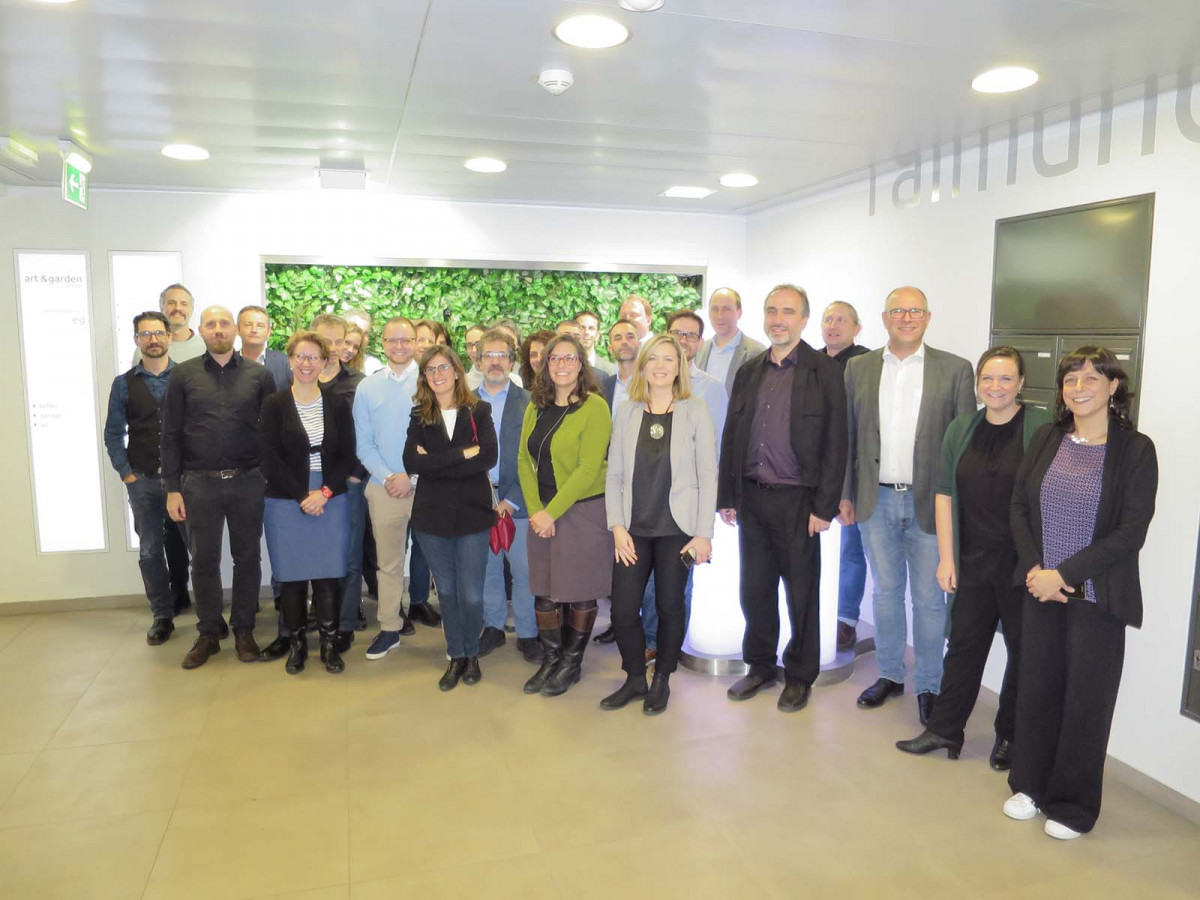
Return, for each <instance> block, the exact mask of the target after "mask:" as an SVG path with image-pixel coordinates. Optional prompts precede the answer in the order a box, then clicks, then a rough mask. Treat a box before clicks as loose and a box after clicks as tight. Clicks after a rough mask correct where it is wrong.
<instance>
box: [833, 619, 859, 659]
mask: <svg viewBox="0 0 1200 900" xmlns="http://www.w3.org/2000/svg"><path fill="white" fill-rule="evenodd" d="M856 643H858V629H856V628H855V627H854V626H853V625H847V624H846V623H845V622H838V627H837V648H838V651H839V652H843V653H844V652H845V651H847V650H853V649H854V645H855V644H856Z"/></svg>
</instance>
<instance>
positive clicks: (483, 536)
mask: <svg viewBox="0 0 1200 900" xmlns="http://www.w3.org/2000/svg"><path fill="white" fill-rule="evenodd" d="M419 366H420V372H419V374H418V376H417V393H416V397H415V398H414V401H413V409H412V418H411V419H410V420H409V424H408V440H407V442H406V443H405V445H404V467H405V470H406V471H407V472H408V474H409V475H414V476H417V478H416V482H417V489H416V494H415V495H414V497H413V507H412V517H411V519H410V520H409V522H410V527H411V528H412V532H413V537H414V539H415V540H416V542H417V544H418V545H419V546H420V547H421V550H422V552H424V554H425V559H426V560H428V561H429V568H430V569H431V570H432V571H433V578H434V581H436V582H437V589H438V600H439V602H440V603H441V607H442V628H443V630H444V631H445V635H446V653H447V655H448V656H449V657H450V664H449V665H448V666H447V667H446V672H445V674H444V675H442V678H441V680H440V681H439V682H438V687H439V688H441V689H442V690H443V691H449V690H453V689H454V688H455V687H456V686H457V685H458V682H459V681H460V680H461V681H463V682H464V683H466V684H478V683H479V680H480V679H481V678H482V677H483V675H482V673H481V672H480V669H479V633H480V631H482V630H483V576H484V572H485V570H486V568H487V554H488V552H489V550H488V531H489V530H490V529H491V527H492V523H493V522H495V521H496V510H495V508H494V506H493V505H492V483H491V481H490V480H488V470H489V469H491V467H492V466H494V465H495V464H496V454H497V447H496V429H495V427H494V426H493V425H492V408H491V406H490V405H489V404H487V403H485V402H484V401H482V400H480V399H479V398H478V397H477V396H476V395H475V393H474V391H471V390H470V389H469V388H468V387H467V375H466V372H464V371H463V367H462V363H461V362H459V360H458V356H457V355H456V354H455V352H454V351H453V350H451V349H450V348H449V347H445V346H442V345H440V344H435V345H434V346H432V347H431V348H430V349H428V350H426V351H425V353H423V354H422V355H421V360H420V362H419Z"/></svg>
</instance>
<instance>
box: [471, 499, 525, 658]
mask: <svg viewBox="0 0 1200 900" xmlns="http://www.w3.org/2000/svg"><path fill="white" fill-rule="evenodd" d="M513 524H514V525H516V531H515V532H514V534H513V543H512V547H511V548H510V549H508V550H501V551H500V552H499V553H492V551H491V549H490V548H489V550H488V557H487V574H486V575H485V576H484V579H483V624H484V625H485V626H487V627H488V628H499V629H500V630H501V631H503V630H504V622H505V620H507V619H508V602H507V597H506V594H505V591H504V560H506V559H507V560H508V567H509V569H510V570H511V571H512V603H513V620H514V621H515V622H516V625H517V637H519V638H533V637H537V619H536V618H535V617H534V614H533V594H531V593H530V592H529V550H528V547H527V546H526V545H527V543H528V539H529V520H528V519H515V518H514V519H513Z"/></svg>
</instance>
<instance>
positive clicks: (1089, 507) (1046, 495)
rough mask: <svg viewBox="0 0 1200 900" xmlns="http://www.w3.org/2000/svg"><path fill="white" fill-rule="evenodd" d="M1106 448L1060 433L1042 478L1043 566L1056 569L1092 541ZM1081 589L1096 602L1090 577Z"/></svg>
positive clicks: (1091, 600)
mask: <svg viewBox="0 0 1200 900" xmlns="http://www.w3.org/2000/svg"><path fill="white" fill-rule="evenodd" d="M1107 450H1108V444H1076V443H1075V442H1074V441H1072V440H1071V438H1070V437H1069V436H1064V437H1063V439H1062V444H1060V445H1059V448H1058V452H1057V453H1055V454H1054V461H1053V462H1052V463H1050V468H1048V469H1047V470H1046V475H1045V477H1043V478H1042V545H1043V551H1042V557H1043V559H1042V566H1043V568H1046V569H1057V568H1058V566H1059V564H1060V563H1062V561H1063V560H1065V559H1067V558H1068V557H1071V556H1074V555H1075V554H1076V553H1078V552H1079V551H1080V550H1083V549H1084V548H1085V547H1088V546H1090V545H1091V543H1092V540H1093V539H1094V536H1095V532H1096V512H1097V510H1098V509H1099V508H1100V487H1101V482H1102V480H1103V478H1104V459H1105V456H1106V455H1107ZM1072 587H1078V585H1072ZM1083 592H1084V593H1083V595H1084V597H1085V598H1086V599H1087V601H1088V602H1089V603H1095V602H1096V586H1095V585H1094V584H1093V583H1092V580H1091V579H1090V578H1089V579H1088V580H1087V581H1086V582H1084V586H1083Z"/></svg>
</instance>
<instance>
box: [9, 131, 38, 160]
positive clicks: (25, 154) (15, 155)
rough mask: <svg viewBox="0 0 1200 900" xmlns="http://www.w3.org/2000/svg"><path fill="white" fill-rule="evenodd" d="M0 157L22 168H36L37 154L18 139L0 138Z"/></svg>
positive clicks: (10, 137)
mask: <svg viewBox="0 0 1200 900" xmlns="http://www.w3.org/2000/svg"><path fill="white" fill-rule="evenodd" d="M0 155H3V156H4V157H5V158H6V159H10V160H12V161H13V162H16V163H20V164H21V165H23V166H36V165H37V163H38V152H37V151H36V150H34V149H33V147H31V146H30V145H29V144H27V143H25V142H24V141H22V140H21V139H20V138H15V137H12V136H8V137H0Z"/></svg>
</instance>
